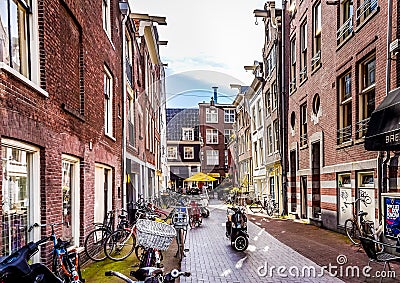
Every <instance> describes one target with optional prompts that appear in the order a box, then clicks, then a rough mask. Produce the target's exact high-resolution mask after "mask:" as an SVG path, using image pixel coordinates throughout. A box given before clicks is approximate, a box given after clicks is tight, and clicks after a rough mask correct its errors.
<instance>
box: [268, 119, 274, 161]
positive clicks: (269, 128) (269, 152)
mask: <svg viewBox="0 0 400 283" xmlns="http://www.w3.org/2000/svg"><path fill="white" fill-rule="evenodd" d="M267 138H268V141H267V142H268V154H271V153H272V152H273V150H274V149H273V147H274V140H273V137H272V127H271V125H269V126H268V127H267Z"/></svg>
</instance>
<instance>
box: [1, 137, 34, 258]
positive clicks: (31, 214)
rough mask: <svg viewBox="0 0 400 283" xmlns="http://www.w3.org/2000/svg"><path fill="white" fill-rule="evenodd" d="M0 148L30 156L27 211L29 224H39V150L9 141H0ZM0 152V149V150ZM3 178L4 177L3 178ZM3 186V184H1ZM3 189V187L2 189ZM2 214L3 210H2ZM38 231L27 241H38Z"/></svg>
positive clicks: (30, 235) (29, 236) (32, 233)
mask: <svg viewBox="0 0 400 283" xmlns="http://www.w3.org/2000/svg"><path fill="white" fill-rule="evenodd" d="M1 146H6V147H11V148H18V149H21V150H24V151H26V152H28V153H29V154H30V155H31V159H30V160H29V161H28V162H30V166H29V169H30V170H29V173H28V174H29V177H30V179H29V203H30V204H31V205H30V206H29V207H30V211H29V223H40V222H41V213H40V191H41V190H40V149H39V148H37V147H35V146H31V145H29V144H26V143H22V142H19V141H15V140H11V139H4V138H3V139H1ZM0 150H1V148H0ZM3 178H4V176H3ZM3 186H4V183H3ZM3 189H4V187H3ZM3 213H4V210H3ZM40 236H41V234H40V229H34V230H33V231H32V232H31V234H29V235H28V239H27V240H28V241H37V240H39V239H40ZM39 258H40V257H39V253H37V254H36V255H35V256H34V257H33V262H39Z"/></svg>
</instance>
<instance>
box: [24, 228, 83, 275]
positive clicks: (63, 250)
mask: <svg viewBox="0 0 400 283" xmlns="http://www.w3.org/2000/svg"><path fill="white" fill-rule="evenodd" d="M60 225H69V224H68V223H65V222H59V223H50V224H38V223H35V224H33V225H32V226H31V227H29V230H28V231H31V230H32V229H33V228H34V227H46V226H50V227H51V235H50V236H49V237H48V238H47V239H50V240H51V241H53V251H52V254H53V259H52V265H51V270H52V272H53V273H54V274H55V275H56V276H57V277H59V278H61V280H62V282H65V283H67V282H69V283H81V282H85V280H83V279H82V275H81V270H80V265H79V255H78V252H77V250H76V249H75V248H73V249H71V250H69V249H68V246H69V244H70V243H69V242H68V241H63V240H61V238H57V236H56V233H55V231H54V227H56V226H60Z"/></svg>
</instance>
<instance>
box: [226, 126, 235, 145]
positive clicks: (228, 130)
mask: <svg viewBox="0 0 400 283" xmlns="http://www.w3.org/2000/svg"><path fill="white" fill-rule="evenodd" d="M232 132H233V129H224V142H225V144H227V143H229V140H230V139H231V136H232Z"/></svg>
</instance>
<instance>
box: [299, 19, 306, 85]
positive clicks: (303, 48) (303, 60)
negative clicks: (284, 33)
mask: <svg viewBox="0 0 400 283" xmlns="http://www.w3.org/2000/svg"><path fill="white" fill-rule="evenodd" d="M300 52H301V53H300V55H301V57H300V83H301V82H303V81H304V80H305V79H306V78H307V20H305V21H304V22H303V24H302V25H301V26H300Z"/></svg>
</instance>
